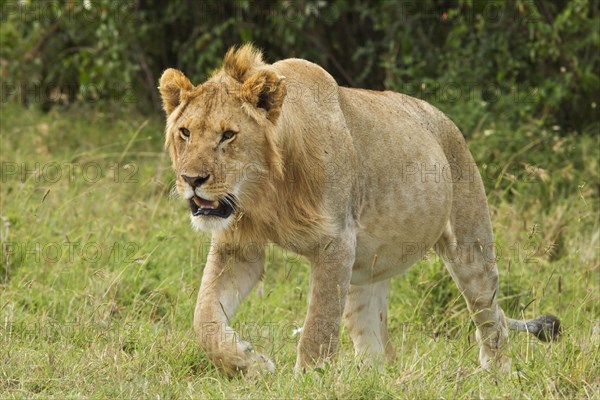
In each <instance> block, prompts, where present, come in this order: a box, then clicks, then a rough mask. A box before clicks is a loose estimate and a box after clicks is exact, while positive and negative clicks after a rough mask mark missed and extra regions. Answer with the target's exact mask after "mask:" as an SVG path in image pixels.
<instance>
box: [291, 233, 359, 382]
mask: <svg viewBox="0 0 600 400" xmlns="http://www.w3.org/2000/svg"><path fill="white" fill-rule="evenodd" d="M355 243H356V241H355V237H354V235H353V234H348V235H346V236H344V237H340V238H335V239H332V240H329V241H327V242H326V243H323V244H322V246H319V249H318V251H317V255H316V257H314V258H313V259H312V271H311V278H310V285H311V292H310V297H309V304H308V314H307V316H306V320H305V321H304V327H303V329H302V336H301V337H300V343H299V344H298V358H297V360H296V367H295V370H296V372H302V371H305V370H306V369H307V368H308V367H311V366H319V365H321V364H322V363H323V361H325V360H326V359H328V358H331V356H333V355H334V354H335V353H336V351H337V346H338V341H339V335H340V323H341V318H342V313H343V311H344V304H345V302H346V294H347V292H348V288H349V286H350V277H351V275H352V265H353V263H354V252H355Z"/></svg>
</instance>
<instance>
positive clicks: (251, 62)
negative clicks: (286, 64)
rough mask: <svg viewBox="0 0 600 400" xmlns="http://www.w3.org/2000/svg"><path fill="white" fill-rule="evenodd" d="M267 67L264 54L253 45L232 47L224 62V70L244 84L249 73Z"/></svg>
mask: <svg viewBox="0 0 600 400" xmlns="http://www.w3.org/2000/svg"><path fill="white" fill-rule="evenodd" d="M263 65H265V63H264V61H263V59H262V52H261V51H260V50H259V49H257V48H256V47H254V46H253V45H252V44H245V45H243V46H242V47H239V48H238V47H232V48H230V49H229V51H227V54H226V55H225V59H224V61H223V70H224V71H225V73H227V74H228V75H229V76H231V77H232V78H233V79H235V80H236V81H238V82H240V83H241V82H244V80H246V78H247V77H248V76H249V72H251V71H252V70H255V69H256V68H259V67H261V66H263Z"/></svg>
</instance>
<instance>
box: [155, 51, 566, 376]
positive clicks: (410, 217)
mask: <svg viewBox="0 0 600 400" xmlns="http://www.w3.org/2000/svg"><path fill="white" fill-rule="evenodd" d="M159 89H160V93H161V95H162V100H163V104H164V109H165V112H166V114H167V125H166V147H167V148H168V149H169V153H170V155H171V159H172V162H173V168H174V170H175V172H176V175H177V181H176V187H177V191H178V193H179V194H180V195H181V196H182V197H183V198H184V199H186V200H187V201H188V203H189V207H190V210H191V221H192V225H193V226H194V227H195V228H196V229H198V230H204V231H209V232H211V233H212V241H211V251H210V252H209V255H208V259H207V262H206V267H205V269H204V274H203V277H202V283H201V285H200V291H199V294H198V301H197V304H196V311H195V313H194V328H195V331H196V333H197V335H198V338H199V342H200V345H201V346H202V348H203V349H204V350H205V351H206V353H207V355H208V356H209V358H210V359H211V360H212V361H214V363H215V364H216V365H217V366H218V367H220V368H222V369H223V370H224V371H225V372H227V373H228V374H230V375H232V374H235V373H238V372H242V373H244V374H255V373H257V372H259V371H261V370H267V371H272V370H273V369H274V366H273V363H272V362H271V361H270V360H269V359H268V358H267V357H265V356H263V355H261V354H258V353H257V352H255V351H254V350H253V349H252V347H251V345H250V344H249V343H247V342H245V341H243V340H241V338H240V337H239V336H238V334H237V333H236V332H235V331H234V330H233V329H232V328H231V327H229V319H230V318H232V317H233V315H234V313H235V311H236V309H237V308H238V306H239V304H240V303H241V301H242V300H243V299H244V298H245V297H246V296H247V295H248V293H249V292H250V290H251V289H252V288H253V287H254V285H255V284H256V283H257V281H258V280H259V279H260V278H261V276H262V274H263V270H264V251H263V248H264V244H265V243H266V242H267V241H272V242H274V243H277V244H278V245H280V246H282V247H284V248H287V249H290V250H293V251H295V252H297V253H299V254H302V255H304V256H306V257H307V258H308V259H309V260H310V261H311V263H312V270H311V278H310V286H311V290H310V296H309V297H310V299H309V305H308V314H307V316H306V320H305V322H304V327H303V332H302V335H301V338H300V342H299V344H298V357H297V362H296V367H295V368H296V371H303V370H305V369H306V368H307V367H310V366H314V365H319V364H321V363H322V362H323V361H324V360H326V359H327V358H329V357H331V356H332V355H333V354H334V353H335V351H336V348H337V342H338V337H339V334H340V332H339V331H340V322H341V318H342V315H343V316H344V318H345V320H346V324H347V327H348V330H349V333H350V336H351V338H352V341H353V342H354V346H355V350H356V354H357V355H360V356H362V357H364V359H365V360H366V361H367V362H372V363H381V362H383V361H384V359H385V358H386V356H387V357H388V358H390V357H391V355H392V354H393V350H392V348H391V345H390V343H389V339H388V332H387V298H388V282H389V279H390V278H391V277H392V276H394V275H397V274H400V273H402V272H404V271H405V270H406V269H407V268H408V267H410V266H411V265H412V264H413V263H415V262H416V261H417V260H418V259H419V258H420V257H422V255H423V254H424V252H425V251H427V250H428V249H430V248H432V247H433V248H435V250H436V252H437V253H438V254H439V256H440V257H441V258H442V259H443V260H444V261H445V264H446V267H447V269H448V270H449V271H450V274H451V275H452V277H453V278H454V280H455V282H456V284H457V285H458V287H459V289H460V290H461V292H462V293H463V295H464V297H465V299H466V301H467V304H468V306H469V310H470V312H471V314H472V318H473V321H474V322H475V324H476V326H477V332H476V337H477V341H478V342H479V345H480V353H479V360H480V362H481V365H482V366H483V367H484V368H488V367H490V366H491V365H492V364H493V363H494V362H498V363H499V365H500V366H501V367H502V368H503V370H507V369H508V368H509V366H510V360H509V359H508V358H507V357H506V355H505V354H504V352H503V350H504V349H505V345H506V342H507V338H508V328H512V329H516V330H522V331H529V332H532V333H534V334H536V335H537V336H538V337H540V338H541V339H542V340H550V339H553V338H555V337H556V336H557V334H558V329H559V321H558V319H556V318H555V317H553V316H550V315H545V316H542V317H538V318H537V319H535V320H529V321H515V320H511V319H507V318H505V316H504V313H503V312H502V309H501V308H500V306H499V305H498V301H497V298H498V296H497V294H498V269H497V267H496V256H495V254H494V246H493V243H494V238H493V234H492V226H491V223H490V218H489V213H488V206H487V202H486V197H485V192H484V188H483V184H482V180H481V177H480V175H479V172H478V170H477V168H476V167H475V163H474V161H473V158H472V157H471V155H470V153H469V150H468V149H467V146H466V144H465V141H464V139H463V136H462V134H461V133H460V131H459V130H458V128H457V127H456V126H455V125H454V124H453V123H452V122H451V121H450V120H449V119H448V118H447V117H446V116H445V115H444V114H442V113H441V112H440V111H439V110H437V109H435V108H434V107H433V106H431V105H429V104H428V103H426V102H424V101H421V100H418V99H415V98H412V97H409V96H405V95H402V94H398V93H393V92H389V91H386V92H376V91H370V90H361V89H350V88H345V87H339V86H338V85H337V83H336V82H335V80H334V79H333V78H332V77H331V75H329V74H328V73H327V72H326V71H325V70H323V69H322V68H321V67H319V66H318V65H315V64H313V63H310V62H308V61H305V60H300V59H287V60H283V61H279V62H277V63H275V64H272V65H269V64H266V63H264V62H263V60H262V55H261V52H260V51H259V50H257V49H256V48H254V47H252V46H251V45H245V46H243V47H241V48H237V49H236V48H232V49H230V50H229V52H228V53H227V54H226V55H225V59H224V63H223V67H222V68H221V69H220V70H219V71H217V72H216V73H215V74H213V76H212V77H211V78H210V79H209V80H208V81H207V82H205V83H203V84H200V85H198V86H193V85H192V84H191V83H190V81H189V79H188V78H186V77H185V76H184V75H183V73H181V72H180V71H177V70H174V69H167V70H166V71H165V72H164V73H163V75H162V77H161V78H160V88H159ZM248 248H251V249H252V251H247V249H248ZM257 253H258V254H257Z"/></svg>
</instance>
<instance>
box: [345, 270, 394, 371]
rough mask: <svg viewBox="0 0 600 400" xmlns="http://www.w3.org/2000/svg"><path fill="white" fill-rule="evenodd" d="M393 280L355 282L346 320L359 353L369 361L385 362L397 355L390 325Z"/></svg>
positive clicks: (360, 356)
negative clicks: (388, 318) (390, 336)
mask: <svg viewBox="0 0 600 400" xmlns="http://www.w3.org/2000/svg"><path fill="white" fill-rule="evenodd" d="M388 290H389V281H387V280H386V281H381V282H376V283H372V284H367V285H351V286H350V290H349V291H348V297H347V300H346V307H345V309H344V319H345V321H346V327H347V328H348V332H349V334H350V337H351V338H352V342H353V343H354V350H355V353H356V356H357V357H358V358H359V360H361V361H362V362H364V363H365V364H383V362H384V361H385V360H386V359H387V360H388V361H391V360H393V359H394V358H395V353H394V349H393V348H392V345H391V344H390V342H389V336H388V328H387V308H388Z"/></svg>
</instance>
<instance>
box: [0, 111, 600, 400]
mask: <svg viewBox="0 0 600 400" xmlns="http://www.w3.org/2000/svg"><path fill="white" fill-rule="evenodd" d="M0 110H1V118H0V121H1V122H0V123H1V126H0V128H1V135H2V136H1V138H2V141H1V151H0V161H1V162H2V181H1V190H0V196H1V197H0V207H1V208H0V218H1V220H0V234H1V242H2V249H1V254H0V262H1V264H0V398H36V397H41V398H47V397H57V398H63V397H77V398H81V397H89V398H131V397H136V398H161V399H164V398H210V397H216V398H222V397H227V398H257V399H258V398H290V397H298V398H364V399H372V398H403V399H404V398H464V399H472V398H510V399H513V398H525V399H538V398H545V399H554V398H590V399H591V398H596V399H597V398H600V394H599V391H600V350H599V346H600V295H599V293H600V290H599V289H600V280H599V273H600V271H599V260H598V250H599V242H600V229H599V223H598V191H599V177H598V152H597V146H596V145H597V139H596V138H595V137H594V135H593V134H591V133H590V134H581V135H578V136H572V135H559V133H560V132H554V131H552V130H550V131H548V130H545V129H543V128H542V127H541V126H540V125H539V124H538V123H537V122H536V121H532V122H531V123H529V124H524V125H523V126H522V127H519V128H518V129H516V130H515V129H512V128H510V127H508V126H503V125H501V124H497V125H495V124H493V123H489V122H486V123H484V124H482V126H480V127H479V128H478V129H477V130H476V131H474V132H467V134H468V136H470V142H469V144H470V147H471V149H472V151H473V153H474V156H475V158H476V160H477V161H478V162H479V163H480V165H481V168H482V169H483V170H484V171H487V173H486V175H485V176H486V179H485V184H486V187H487V190H488V197H489V201H490V207H491V213H492V218H493V222H494V227H495V232H496V241H497V246H498V250H499V261H498V263H499V267H500V270H501V296H500V299H501V304H502V305H503V307H504V308H505V309H506V310H507V313H508V314H509V315H511V316H513V317H519V316H523V317H527V318H530V317H533V316H535V315H537V314H539V313H542V312H551V313H554V314H557V315H559V316H560V317H561V319H562V321H563V326H564V334H563V336H562V338H561V340H560V341H559V342H557V343H552V344H542V343H538V342H537V341H536V340H535V339H533V338H530V337H527V336H525V335H522V334H521V335H517V334H513V333H511V337H510V340H511V342H510V354H511V356H512V359H513V373H512V374H511V375H510V376H505V377H502V376H499V375H497V374H495V373H494V372H493V371H492V372H486V371H481V370H480V368H479V366H478V361H477V351H478V349H477V346H476V345H475V340H474V327H473V324H472V323H471V322H470V320H469V315H468V312H467V309H466V306H465V303H464V301H463V299H462V298H461V297H460V295H459V292H458V290H457V289H456V287H455V285H454V283H453V282H452V281H451V279H450V278H449V277H448V274H447V273H446V271H445V269H444V267H443V265H442V263H441V262H440V261H439V260H437V259H436V257H435V256H434V255H433V254H429V255H428V257H426V259H424V260H422V261H420V262H419V263H418V264H417V265H415V266H414V267H413V268H412V269H411V270H410V272H409V273H407V274H406V275H405V276H402V277H397V278H395V279H393V281H392V294H391V307H390V330H391V337H392V340H393V344H394V346H395V347H396V350H397V353H398V360H397V361H396V362H395V363H394V364H393V365H389V366H387V367H386V368H385V369H383V370H379V371H375V370H359V368H358V367H357V365H356V363H355V362H354V360H353V350H352V345H351V343H350V341H349V338H348V336H347V333H346V332H344V333H343V336H342V345H341V349H340V354H339V357H338V360H337V361H336V362H334V363H332V364H331V365H327V366H326V367H325V368H322V369H318V370H315V371H312V372H310V373H307V374H305V375H300V376H294V374H293V372H292V368H293V365H294V360H295V348H296V344H297V340H298V338H297V337H295V336H293V335H292V331H293V329H294V328H296V327H297V326H299V325H300V324H301V323H302V321H303V318H304V315H305V311H306V294H307V287H308V285H307V280H308V272H309V266H308V264H307V263H306V262H305V261H304V260H303V259H300V258H296V257H293V256H291V255H289V254H285V253H284V252H283V251H281V250H280V249H278V248H276V247H274V246H271V247H269V252H268V257H267V274H266V277H265V279H264V280H263V282H261V284H260V286H259V288H258V290H256V291H255V292H253V293H252V294H251V296H250V297H249V298H248V300H247V301H246V302H245V303H244V304H243V305H242V307H241V309H240V311H239V313H238V314H237V315H236V317H235V319H234V321H233V323H234V326H236V327H238V328H239V330H240V331H242V332H243V333H244V334H245V335H246V336H249V337H250V338H251V339H252V341H253V343H254V344H255V347H256V348H258V349H260V350H261V351H262V352H264V353H267V354H269V355H270V356H271V358H272V359H273V360H274V362H275V363H276V367H277V373H276V374H275V375H272V376H264V377H261V378H258V379H256V380H244V379H241V378H239V379H238V378H236V379H227V378H224V377H223V376H221V375H220V374H219V373H218V372H217V371H216V370H215V369H214V367H213V366H212V365H210V364H209V363H208V362H207V359H206V357H205V356H204V355H203V354H202V352H201V351H200V350H199V349H198V347H197V345H196V343H195V338H194V334H193V330H192V313H193V308H194V304H195V298H196V290H197V287H198V286H199V282H200V277H201V274H202V268H203V266H204V260H205V255H206V251H207V248H206V243H207V242H208V237H206V236H202V235H199V234H197V233H194V232H193V231H192V230H191V227H190V224H189V220H188V212H187V208H186V206H185V204H183V203H181V202H179V201H177V200H174V199H172V198H171V197H170V195H169V193H170V190H171V186H172V183H173V173H172V172H171V170H170V161H169V160H168V157H167V155H166V154H165V153H164V151H163V149H162V142H163V138H162V132H163V121H162V119H161V118H160V116H156V117H153V118H150V119H148V120H146V119H144V118H143V117H140V116H136V115H133V116H128V115H125V114H117V115H112V114H110V113H107V114H101V113H98V112H91V111H81V110H80V111H78V110H76V109H71V110H69V111H68V112H65V113H62V114H61V113H58V112H52V113H50V114H41V113H37V112H35V111H31V110H25V109H22V108H18V107H15V106H12V105H7V104H3V105H2V108H1V109H0ZM36 163H37V164H36ZM532 167H535V168H532ZM59 168H60V169H59ZM59 170H60V171H61V175H60V176H57V172H58V171H59ZM36 173H37V175H36Z"/></svg>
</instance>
